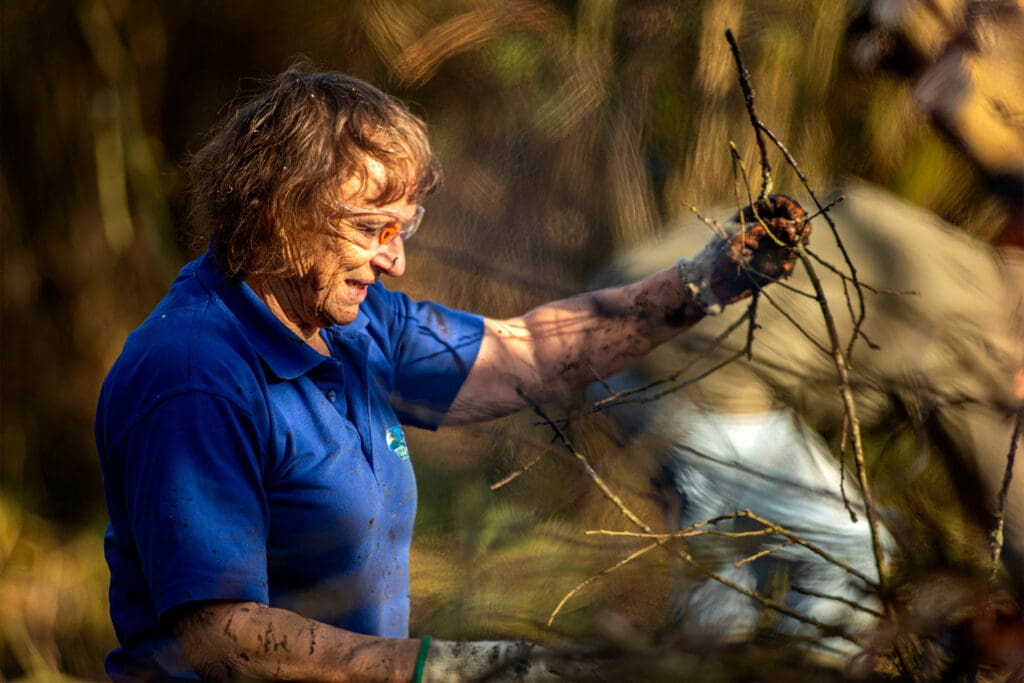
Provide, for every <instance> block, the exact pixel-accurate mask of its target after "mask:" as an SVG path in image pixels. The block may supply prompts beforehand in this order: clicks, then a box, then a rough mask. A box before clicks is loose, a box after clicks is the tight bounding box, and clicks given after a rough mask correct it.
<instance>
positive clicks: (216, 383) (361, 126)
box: [96, 68, 799, 681]
mask: <svg viewBox="0 0 1024 683" xmlns="http://www.w3.org/2000/svg"><path fill="white" fill-rule="evenodd" d="M438 174H439V171H438V164H437V161H436V160H435V158H434V157H433V155H432V154H431V151H430V147H429V144H428V142H427V137H426V132H425V128H424V125H423V123H422V122H421V121H420V120H418V119H417V118H416V117H414V116H413V115H411V114H410V113H409V112H408V111H407V109H406V108H405V107H404V106H403V105H401V104H400V103H399V102H397V101H396V100H394V99H392V98H391V97H389V96H387V95H385V94H383V93H381V92H379V91H378V90H376V89H374V88H373V87H371V86H369V85H367V84H366V83H363V82H361V81H358V80H356V79H354V78H350V77H347V76H344V75H341V74H335V73H311V72H308V71H306V70H305V69H303V68H293V69H290V70H288V71H287V72H285V73H283V74H281V75H280V76H279V77H278V78H276V79H275V80H274V81H273V82H272V83H271V84H270V86H269V87H268V88H267V90H266V91H265V92H263V93H262V94H261V95H259V96H257V97H255V98H254V99H252V100H251V101H250V102H248V103H247V104H245V105H244V106H242V107H241V108H240V109H239V110H238V111H237V112H235V113H234V114H233V115H232V116H230V117H229V118H228V119H227V120H226V121H225V122H224V123H223V124H222V125H221V126H220V127H219V128H217V129H216V130H215V131H214V134H213V136H212V138H211V139H210V141H209V142H208V144H207V145H206V146H205V147H204V148H203V149H202V150H201V151H200V152H199V154H198V155H197V157H196V158H195V160H194V163H193V166H192V183H193V196H194V212H193V220H194V221H195V222H196V227H198V228H199V229H201V230H203V231H204V232H206V233H207V234H209V236H210V248H209V250H208V252H207V253H206V254H205V255H204V256H202V257H201V258H199V259H197V260H196V261H193V262H192V263H189V264H188V265H186V266H185V267H184V268H183V269H182V271H181V273H180V275H179V277H178V278H177V279H176V280H175V282H174V283H173V285H172V286H171V289H170V291H169V293H168V294H167V296H166V297H165V298H164V299H163V300H162V301H161V302H160V303H159V304H158V306H157V307H156V309H155V310H154V311H153V313H152V314H151V315H150V316H149V317H148V318H147V320H146V321H145V322H144V323H143V324H142V325H141V326H140V327H139V328H138V329H137V330H136V331H135V332H134V333H133V334H132V335H131V336H130V337H129V338H128V340H127V342H126V344H125V347H124V350H123V352H122V354H121V356H120V358H119V359H118V360H117V362H116V364H115V365H114V367H113V369H112V370H111V371H110V374H109V376H108V378H107V380H106V382H105V383H104V386H103V391H102V394H101V397H100V402H99V409H98V415H97V421H96V438H97V443H98V446H99V452H100V456H101V460H102V467H103V474H104V486H105V489H106V499H107V506H108V509H109V513H110V526H109V530H108V533H107V537H106V553H107V559H108V563H109V565H110V571H111V590H110V603H111V614H112V618H113V621H114V625H115V627H116V630H117V635H118V638H119V640H120V643H121V646H120V647H119V648H118V649H116V650H114V651H113V652H112V653H111V654H110V656H109V657H108V660H107V670H108V672H109V673H110V675H111V676H112V677H113V678H115V679H119V680H138V679H175V678H179V679H194V678H196V677H197V676H201V677H204V678H213V679H218V678H230V677H232V676H234V675H236V674H239V675H243V676H248V677H255V678H281V679H292V680H294V679H299V680H307V681H314V680H352V679H354V678H355V679H359V680H364V679H365V680H397V681H408V680H410V679H412V678H413V676H414V669H416V671H415V673H416V675H417V676H421V675H422V676H423V677H424V678H425V679H429V678H431V677H434V678H438V677H441V676H446V675H449V674H451V673H453V672H461V673H462V674H466V673H467V672H479V671H482V670H483V669H482V668H480V667H481V666H482V665H483V663H484V662H487V661H488V660H487V659H486V654H489V650H488V652H487V653H484V654H480V648H457V647H454V646H452V644H450V643H438V642H437V641H435V642H434V643H433V645H431V644H430V643H429V641H427V640H424V641H422V642H421V641H419V640H413V639H409V638H408V617H409V571H408V559H409V547H410V538H411V534H412V529H413V519H414V516H415V510H416V496H417V494H416V486H415V480H414V477H413V468H412V463H411V461H410V458H409V451H408V448H407V446H406V443H405V438H404V435H403V432H402V429H403V426H404V425H415V426H419V427H425V428H429V429H434V428H437V427H438V426H440V425H441V424H456V423H466V422H473V421H482V420H487V419H491V418H495V417H498V416H501V415H505V414H508V413H510V412H513V411H516V410H518V409H520V408H522V407H524V405H525V399H524V398H523V397H524V396H529V397H530V398H531V399H532V400H535V401H549V400H552V399H557V398H560V397H563V396H566V395H568V394H569V392H571V391H573V390H575V389H577V388H579V387H582V386H583V385H585V384H586V383H587V382H588V381H590V380H591V379H592V378H593V376H594V374H593V373H594V372H598V373H600V374H610V373H612V372H614V371H617V370H619V369H621V368H622V367H624V366H625V364H626V363H628V362H629V361H630V360H632V359H635V358H637V357H638V356H640V355H642V354H644V353H646V352H647V351H648V350H650V349H651V348H652V347H654V346H655V345H656V344H658V343H660V342H662V341H664V340H666V339H668V338H670V337H672V336H673V335H676V334H677V333H679V332H680V331H682V330H684V329H686V328H687V327H689V326H690V325H692V324H693V323H695V322H696V321H698V320H699V319H701V318H702V317H703V316H704V314H705V309H707V308H708V307H709V305H710V306H714V307H716V308H717V307H718V305H719V304H720V303H728V302H731V301H735V300H737V299H740V298H743V297H745V296H747V295H748V294H749V293H750V290H751V288H752V287H754V286H756V285H754V284H753V282H754V280H753V279H752V278H751V277H749V276H748V273H749V272H750V271H748V270H743V269H740V268H737V267H736V266H735V263H734V262H733V261H731V260H730V258H732V257H730V256H728V254H733V255H735V256H734V257H739V258H750V257H751V256H752V257H753V261H751V262H750V263H749V265H751V266H752V267H753V268H755V269H756V270H758V271H762V272H766V273H770V274H771V275H772V276H777V275H779V274H780V273H782V272H784V271H786V270H788V269H789V268H790V262H791V261H790V254H789V252H788V250H787V249H783V248H781V247H779V246H777V245H776V243H775V242H773V241H772V240H768V239H764V240H762V242H761V244H762V247H761V248H758V241H757V239H756V234H755V233H756V232H757V231H756V230H754V231H752V232H751V233H750V234H748V235H747V240H748V247H749V249H747V250H743V249H733V250H731V251H728V250H724V249H722V248H721V247H722V246H723V243H721V242H716V246H715V247H714V248H709V249H708V250H705V252H702V256H701V258H699V259H697V260H696V261H694V262H684V267H683V268H682V269H680V268H676V267H672V268H668V269H666V270H664V271H662V272H659V273H657V274H655V275H652V276H650V277H648V278H646V279H644V280H642V281H641V282H638V283H636V284H632V285H629V286H625V287H619V288H614V289H607V290H603V291H599V292H594V293H589V294H584V295H581V296H578V297H574V298H571V299H568V300H564V301H558V302H554V303H550V304H547V305H544V306H540V307H538V308H536V309H534V310H533V311H530V312H529V313H527V314H525V315H523V316H521V317H516V318H512V319H508V320H490V319H487V318H483V317H480V316H477V315H472V314H468V313H464V312H459V311H454V310H451V309H448V308H445V307H443V306H439V305H437V304H434V303H426V302H424V303H418V302H414V301H412V300H410V299H409V298H408V297H406V296H404V295H403V294H400V293H396V292H391V291H388V290H387V289H385V288H384V286H383V285H382V284H381V283H380V282H379V280H380V277H381V275H388V276H391V277H398V276H400V275H402V273H403V272H404V270H405V250H404V244H405V241H406V240H408V239H409V238H411V237H412V236H413V234H414V233H415V231H416V230H417V228H418V227H419V225H420V222H421V220H422V218H423V207H422V206H421V205H420V202H421V201H422V200H423V199H424V198H426V197H427V196H428V195H429V194H430V192H431V191H432V190H433V189H434V188H435V186H436V184H437V181H438ZM798 224H799V223H794V224H793V225H798ZM751 250H752V251H753V253H751ZM681 272H682V273H685V274H687V279H688V280H690V281H689V282H687V281H684V279H683V278H681V277H680V273H681ZM764 281H765V280H763V279H762V280H759V282H760V283H763V282H764ZM709 302H710V303H709ZM496 647H498V646H496ZM499 649H500V647H499ZM474 652H475V653H476V654H472V653H474ZM424 660H425V662H424ZM417 667H418V668H417ZM424 672H425V673H424Z"/></svg>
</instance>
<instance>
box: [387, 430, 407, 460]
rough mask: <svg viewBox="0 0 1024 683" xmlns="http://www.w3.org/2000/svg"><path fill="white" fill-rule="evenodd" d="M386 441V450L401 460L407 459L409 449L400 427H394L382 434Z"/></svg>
mask: <svg viewBox="0 0 1024 683" xmlns="http://www.w3.org/2000/svg"><path fill="white" fill-rule="evenodd" d="M384 436H385V438H386V439H387V441H388V448H390V449H391V452H392V453H394V454H395V455H397V456H398V457H399V458H401V459H402V460H408V459H409V447H408V446H407V445H406V444H405V434H404V433H403V432H402V425H395V426H394V427H391V428H389V429H388V430H387V431H386V432H384Z"/></svg>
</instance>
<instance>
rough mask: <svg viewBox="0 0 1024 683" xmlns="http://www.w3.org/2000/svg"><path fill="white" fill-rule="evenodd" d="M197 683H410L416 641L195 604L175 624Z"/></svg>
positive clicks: (237, 607)
mask: <svg viewBox="0 0 1024 683" xmlns="http://www.w3.org/2000/svg"><path fill="white" fill-rule="evenodd" d="M175 631H176V634H177V637H178V642H179V643H180V644H181V646H182V649H183V650H184V651H185V654H186V656H187V657H188V659H189V661H190V663H191V664H192V667H193V668H194V669H195V670H196V672H197V673H198V674H199V675H200V676H202V678H203V679H204V680H211V681H234V680H238V679H245V678H255V679H264V680H286V681H288V680H291V681H296V680H300V681H401V682H402V683H406V682H407V681H410V680H412V675H413V668H414V666H415V661H416V654H417V651H418V648H419V641H418V640H410V639H392V638H380V637H376V636H366V635H362V634H358V633H352V632H351V631H345V630H342V629H339V628H335V627H333V626H329V625H327V624H323V623H321V622H318V621H314V620H312V619H307V618H306V617H303V616H301V615H299V614H296V613H294V612H290V611H287V610H283V609H276V608H273V607H268V606H266V605H261V604H259V603H255V602H210V603H202V604H198V605H196V606H194V607H191V608H189V609H188V610H187V611H186V612H184V613H182V614H181V615H180V616H179V617H178V618H177V619H176V621H175Z"/></svg>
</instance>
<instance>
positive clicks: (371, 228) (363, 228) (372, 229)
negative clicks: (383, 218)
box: [356, 223, 385, 237]
mask: <svg viewBox="0 0 1024 683" xmlns="http://www.w3.org/2000/svg"><path fill="white" fill-rule="evenodd" d="M384 227H385V226H383V225H377V224H370V223H356V230H358V231H359V232H361V233H363V234H364V235H366V236H367V237H373V236H374V235H376V234H377V233H378V232H380V231H381V230H382V229H383V228H384Z"/></svg>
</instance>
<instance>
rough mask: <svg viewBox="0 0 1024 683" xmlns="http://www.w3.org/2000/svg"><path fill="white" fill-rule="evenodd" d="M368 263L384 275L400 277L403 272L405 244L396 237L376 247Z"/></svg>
mask: <svg viewBox="0 0 1024 683" xmlns="http://www.w3.org/2000/svg"><path fill="white" fill-rule="evenodd" d="M370 263H371V264H373V267H374V268H376V269H377V270H379V271H380V272H382V273H384V274H385V275H390V276H391V277H399V276H401V275H402V273H404V272H405V243H404V242H403V241H402V238H401V237H396V238H395V239H393V240H391V241H390V242H388V243H387V244H382V245H381V246H380V247H378V249H377V253H376V254H374V256H373V258H372V259H371V260H370Z"/></svg>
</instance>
